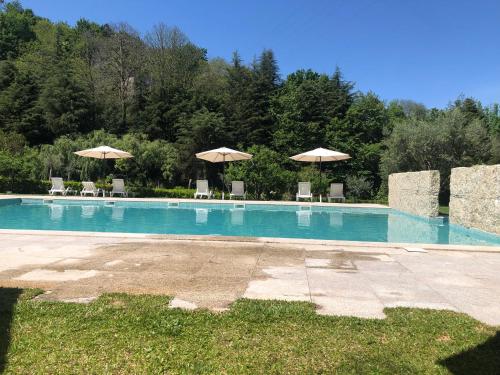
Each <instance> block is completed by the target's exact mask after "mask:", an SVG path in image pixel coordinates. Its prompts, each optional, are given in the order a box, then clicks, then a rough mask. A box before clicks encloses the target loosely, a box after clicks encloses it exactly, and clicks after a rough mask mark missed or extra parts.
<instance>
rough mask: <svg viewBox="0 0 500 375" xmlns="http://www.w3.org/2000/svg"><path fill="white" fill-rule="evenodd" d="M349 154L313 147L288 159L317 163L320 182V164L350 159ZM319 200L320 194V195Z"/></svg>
mask: <svg viewBox="0 0 500 375" xmlns="http://www.w3.org/2000/svg"><path fill="white" fill-rule="evenodd" d="M350 158H351V156H350V155H349V154H344V153H343V152H339V151H333V150H328V149H327V148H322V147H319V148H315V149H314V150H311V151H307V152H303V153H302V154H298V155H294V156H292V157H290V159H293V160H296V161H304V162H310V163H319V182H320V184H321V164H322V163H323V162H328V161H339V160H346V159H350ZM319 198H320V202H321V195H320V197H319Z"/></svg>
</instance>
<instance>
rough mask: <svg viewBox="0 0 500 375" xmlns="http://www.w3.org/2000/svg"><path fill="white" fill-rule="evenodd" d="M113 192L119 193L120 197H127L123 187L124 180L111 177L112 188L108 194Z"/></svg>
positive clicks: (111, 194)
mask: <svg viewBox="0 0 500 375" xmlns="http://www.w3.org/2000/svg"><path fill="white" fill-rule="evenodd" d="M114 194H117V195H118V194H120V195H121V196H122V197H128V192H127V190H126V189H125V182H124V181H123V179H121V178H114V179H113V190H111V193H110V196H111V197H112V196H113V195H114Z"/></svg>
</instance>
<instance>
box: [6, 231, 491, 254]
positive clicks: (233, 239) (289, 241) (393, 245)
mask: <svg viewBox="0 0 500 375" xmlns="http://www.w3.org/2000/svg"><path fill="white" fill-rule="evenodd" d="M0 235H32V236H35V235H36V236H40V235H44V236H45V235H49V236H61V237H83V238H84V237H101V238H120V239H142V240H159V241H162V240H163V241H192V242H197V241H213V242H227V243H247V244H252V243H258V244H266V243H269V244H283V245H304V246H308V245H309V246H310V245H316V246H334V247H338V246H342V247H357V248H359V247H367V248H373V249H377V248H379V249H388V248H389V249H402V250H404V248H406V247H411V248H415V247H417V248H423V249H425V250H437V251H464V252H481V253H500V246H479V245H478V246H476V245H444V244H425V243H397V242H363V241H341V240H317V239H306V238H280V237H238V236H213V235H189V234H186V235H180V234H150V233H120V232H85V231H57V230H28V229H0Z"/></svg>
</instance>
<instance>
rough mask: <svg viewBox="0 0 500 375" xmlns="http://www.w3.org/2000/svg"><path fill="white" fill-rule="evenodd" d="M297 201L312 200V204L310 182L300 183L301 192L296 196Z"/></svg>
mask: <svg viewBox="0 0 500 375" xmlns="http://www.w3.org/2000/svg"><path fill="white" fill-rule="evenodd" d="M295 199H296V200H297V201H299V200H301V199H310V200H311V202H312V200H313V195H312V194H311V183H310V182H299V191H298V192H297V195H296V196H295Z"/></svg>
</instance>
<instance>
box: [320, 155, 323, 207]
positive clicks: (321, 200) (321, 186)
mask: <svg viewBox="0 0 500 375" xmlns="http://www.w3.org/2000/svg"><path fill="white" fill-rule="evenodd" d="M321 181H322V180H321V156H320V157H319V203H321V202H323V199H322V198H323V197H322V196H321V194H322V190H321V189H322V188H323V185H322V184H321Z"/></svg>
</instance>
